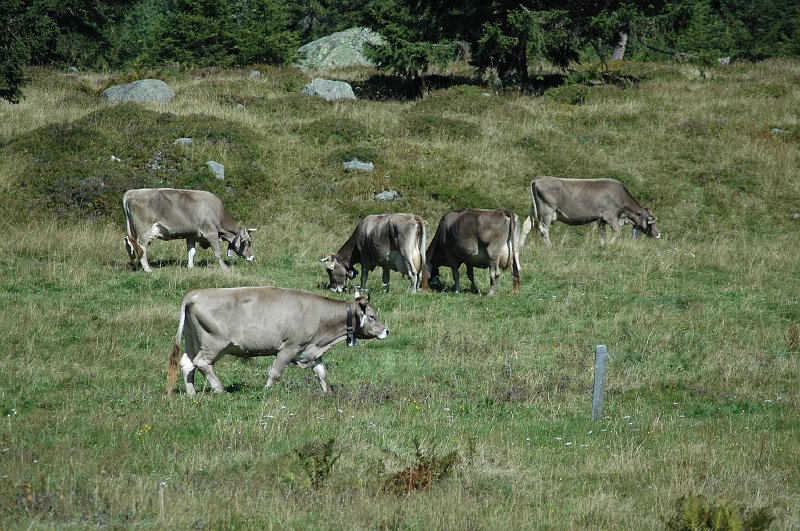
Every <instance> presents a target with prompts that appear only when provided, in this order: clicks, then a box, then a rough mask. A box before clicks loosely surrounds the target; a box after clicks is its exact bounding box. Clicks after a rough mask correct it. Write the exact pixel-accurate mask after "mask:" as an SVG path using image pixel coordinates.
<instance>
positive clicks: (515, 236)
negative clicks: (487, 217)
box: [508, 211, 522, 293]
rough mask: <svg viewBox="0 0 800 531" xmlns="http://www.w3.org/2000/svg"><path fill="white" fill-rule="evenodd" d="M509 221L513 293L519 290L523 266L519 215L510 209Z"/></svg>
mask: <svg viewBox="0 0 800 531" xmlns="http://www.w3.org/2000/svg"><path fill="white" fill-rule="evenodd" d="M508 215H509V218H510V219H509V223H508V240H509V242H510V249H509V250H510V253H511V256H510V257H509V258H510V259H511V275H512V276H513V279H514V280H513V282H514V284H513V288H512V292H513V293H518V292H519V276H520V273H521V272H522V268H521V267H520V265H519V249H518V248H517V247H518V245H517V244H518V242H519V225H518V223H517V220H518V218H517V215H516V214H514V213H513V212H511V211H509V212H508Z"/></svg>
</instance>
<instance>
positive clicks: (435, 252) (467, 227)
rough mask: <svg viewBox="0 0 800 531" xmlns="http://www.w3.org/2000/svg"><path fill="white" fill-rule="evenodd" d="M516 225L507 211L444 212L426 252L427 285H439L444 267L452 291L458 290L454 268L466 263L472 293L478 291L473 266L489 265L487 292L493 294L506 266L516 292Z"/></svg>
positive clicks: (471, 210) (515, 217) (517, 259)
mask: <svg viewBox="0 0 800 531" xmlns="http://www.w3.org/2000/svg"><path fill="white" fill-rule="evenodd" d="M518 225H519V219H518V218H517V215H516V214H514V213H513V212H510V211H508V210H480V209H473V208H470V209H467V210H461V211H458V212H448V213H447V214H445V215H444V216H443V217H442V219H441V220H440V221H439V226H438V227H437V228H436V234H435V235H434V236H433V239H432V240H431V244H430V246H429V247H428V251H427V253H426V259H427V263H428V268H429V271H430V276H431V281H430V283H431V286H434V285H441V282H440V281H439V267H440V266H448V267H450V269H451V270H452V271H453V281H454V282H455V291H456V292H460V291H461V283H460V280H459V276H458V268H459V267H460V266H461V264H466V265H467V278H469V280H470V282H472V291H473V292H475V293H477V292H478V286H477V285H476V284H475V274H474V271H473V268H475V267H480V268H489V282H490V284H489V295H494V288H495V285H496V284H497V279H498V278H500V269H508V268H509V267H510V268H511V271H512V274H513V276H514V287H513V291H514V293H516V292H517V291H519V275H520V266H519V254H518V252H517V242H518V239H519V229H518Z"/></svg>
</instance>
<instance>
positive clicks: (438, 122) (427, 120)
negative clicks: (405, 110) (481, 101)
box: [405, 114, 481, 140]
mask: <svg viewBox="0 0 800 531" xmlns="http://www.w3.org/2000/svg"><path fill="white" fill-rule="evenodd" d="M405 127H406V129H407V130H408V132H409V134H412V135H415V136H419V137H422V138H437V137H438V138H442V139H445V140H471V139H473V138H479V137H480V136H481V129H480V127H479V126H478V125H476V124H474V123H472V122H467V121H466V120H460V119H457V118H444V117H441V116H434V115H430V114H425V115H422V116H412V117H410V118H408V119H407V120H406V121H405Z"/></svg>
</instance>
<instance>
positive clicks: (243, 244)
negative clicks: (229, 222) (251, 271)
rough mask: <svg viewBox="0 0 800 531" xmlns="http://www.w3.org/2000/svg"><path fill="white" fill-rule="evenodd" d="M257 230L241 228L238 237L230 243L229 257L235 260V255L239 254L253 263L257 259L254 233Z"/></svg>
mask: <svg viewBox="0 0 800 531" xmlns="http://www.w3.org/2000/svg"><path fill="white" fill-rule="evenodd" d="M257 230H258V229H254V228H245V227H242V228H240V229H239V232H237V233H236V236H234V237H233V239H232V240H231V241H230V243H228V256H229V257H231V258H233V256H234V255H237V254H238V255H239V256H241V257H242V258H247V260H248V261H249V262H252V261H253V260H254V259H255V257H256V255H254V254H253V233H254V232H255V231H257Z"/></svg>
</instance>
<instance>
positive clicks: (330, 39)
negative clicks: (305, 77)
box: [297, 28, 386, 70]
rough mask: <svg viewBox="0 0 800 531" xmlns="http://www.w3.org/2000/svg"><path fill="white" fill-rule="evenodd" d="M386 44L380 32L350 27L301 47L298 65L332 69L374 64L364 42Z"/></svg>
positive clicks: (308, 67) (304, 67)
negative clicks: (365, 50) (367, 54)
mask: <svg viewBox="0 0 800 531" xmlns="http://www.w3.org/2000/svg"><path fill="white" fill-rule="evenodd" d="M365 43H370V44H385V43H386V41H385V40H384V39H383V37H381V36H380V35H379V34H377V33H375V32H374V31H372V30H371V29H369V28H350V29H349V30H345V31H339V32H337V33H332V34H331V35H328V36H327V37H322V38H321V39H317V40H315V41H312V42H309V43H308V44H304V45H303V46H301V47H300V48H299V51H300V53H301V56H302V57H303V59H301V60H300V61H299V62H298V63H297V66H299V67H300V68H301V69H303V70H330V69H332V68H346V67H348V66H372V62H371V61H370V60H369V59H367V58H366V56H365V55H364V44H365Z"/></svg>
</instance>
